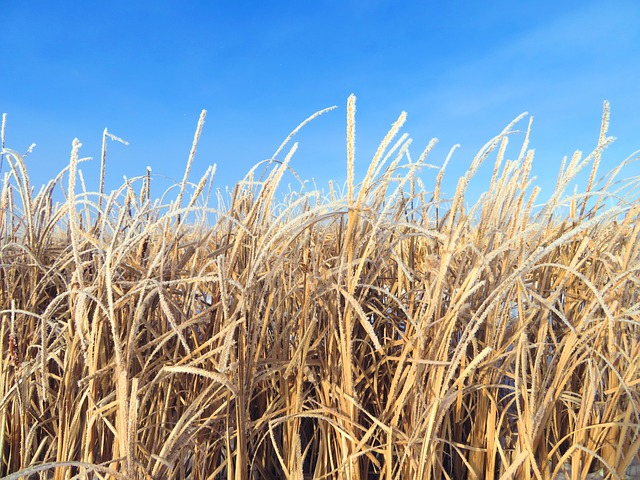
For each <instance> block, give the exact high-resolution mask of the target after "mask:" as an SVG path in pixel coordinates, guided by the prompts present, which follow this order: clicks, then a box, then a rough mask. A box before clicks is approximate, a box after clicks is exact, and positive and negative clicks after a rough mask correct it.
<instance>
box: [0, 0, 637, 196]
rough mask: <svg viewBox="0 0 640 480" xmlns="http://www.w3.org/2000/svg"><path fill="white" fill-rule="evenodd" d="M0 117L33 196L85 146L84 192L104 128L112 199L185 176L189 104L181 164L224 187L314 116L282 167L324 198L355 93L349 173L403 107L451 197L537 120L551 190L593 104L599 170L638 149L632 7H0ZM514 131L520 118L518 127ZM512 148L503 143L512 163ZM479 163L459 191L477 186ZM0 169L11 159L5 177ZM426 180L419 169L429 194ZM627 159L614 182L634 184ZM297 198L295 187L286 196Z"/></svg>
mask: <svg viewBox="0 0 640 480" xmlns="http://www.w3.org/2000/svg"><path fill="white" fill-rule="evenodd" d="M0 18H1V21H0V24H1V25H2V43H1V45H2V47H1V51H2V53H1V58H2V65H3V69H2V75H0V113H1V112H6V113H7V114H8V126H7V131H6V146H7V147H9V148H12V149H15V150H17V151H19V152H24V151H25V150H26V149H27V148H28V147H29V145H31V143H36V144H37V147H36V149H35V150H34V152H33V153H31V154H30V155H29V156H28V157H27V163H28V168H29V169H30V173H31V176H32V180H33V182H34V183H35V184H37V185H40V184H42V183H45V182H47V181H48V180H49V179H51V178H53V176H54V175H55V174H56V173H57V172H58V171H59V170H61V169H62V168H63V167H64V166H65V165H66V164H67V163H68V159H69V152H70V148H71V142H72V140H73V139H74V138H75V137H77V138H79V139H80V141H81V142H82V143H83V148H82V150H81V155H82V156H92V157H94V158H95V160H93V162H90V163H85V164H83V167H82V168H83V170H84V173H85V179H86V180H87V183H88V188H89V189H90V190H96V189H97V183H98V173H97V172H98V164H99V157H100V144H101V137H102V131H103V129H104V128H105V127H107V128H108V129H109V131H110V132H111V133H113V134H115V135H117V136H119V137H121V138H123V139H125V140H127V141H129V142H130V145H129V146H126V147H125V146H123V145H120V144H117V143H115V142H111V143H110V144H109V152H108V157H107V161H108V166H107V187H108V188H115V187H117V186H119V185H120V184H121V183H122V177H123V175H126V176H127V177H128V178H131V177H134V176H137V175H142V174H144V173H145V171H146V167H147V166H151V167H152V169H153V173H154V174H157V175H166V176H168V177H171V178H174V179H176V180H180V179H181V178H182V175H183V171H184V166H185V163H186V159H187V157H188V154H189V149H190V146H191V141H192V138H193V132H194V130H195V127H196V123H197V120H198V116H199V114H200V111H201V110H202V109H206V110H208V116H207V120H206V124H205V127H204V130H203V134H202V138H201V143H200V147H199V150H198V154H197V157H196V161H195V164H194V168H193V174H192V177H191V179H192V181H194V182H195V181H197V180H198V179H199V175H201V174H202V173H203V172H204V171H205V170H206V168H207V167H208V166H209V165H210V164H213V163H216V164H217V165H218V174H217V176H216V182H215V185H216V186H218V187H220V188H224V187H225V186H232V185H233V184H235V182H236V181H238V180H239V179H240V178H242V177H243V176H244V174H245V173H246V172H247V171H248V170H249V169H250V168H251V166H253V165H254V164H255V163H256V162H258V161H260V160H263V159H266V158H269V157H270V156H271V155H272V154H273V153H274V152H275V150H276V148H277V147H278V146H279V145H280V143H281V141H282V140H283V139H284V138H285V137H286V136H287V134H288V133H289V132H290V131H291V130H292V129H294V128H295V127H296V126H297V125H298V124H299V123H300V122H301V121H302V120H304V119H305V118H306V117H307V116H309V115H311V114H312V113H314V112H315V111H317V110H320V109H323V108H325V107H329V106H333V105H337V106H338V107H339V108H338V109H337V110H335V111H333V112H330V113H328V114H326V115H324V116H322V117H320V118H318V119H316V120H315V121H314V122H312V123H311V124H310V125H308V126H307V127H306V128H305V130H304V131H303V132H301V134H300V135H299V136H298V137H297V140H298V141H299V142H300V148H299V150H298V152H297V153H296V155H295V156H294V159H293V162H292V166H293V168H294V169H295V170H297V171H298V173H299V174H300V175H301V177H302V178H304V179H308V180H311V179H312V178H313V179H315V180H316V182H317V184H318V186H319V187H326V185H327V182H328V180H330V179H332V180H335V181H337V182H338V183H341V182H344V180H345V178H346V173H345V170H346V161H345V158H346V153H345V110H346V100H347V97H348V96H349V94H351V93H354V94H356V96H357V97H358V103H357V107H358V111H357V145H356V162H357V167H358V168H357V174H358V177H357V178H360V179H361V178H362V176H363V174H364V172H365V171H366V167H367V166H368V162H369V159H370V158H371V156H372V153H373V152H374V151H375V148H376V147H377V144H378V142H379V141H380V140H381V139H382V137H383V136H384V134H385V133H386V132H387V130H388V129H389V127H390V125H391V124H392V123H393V122H394V121H395V120H396V118H397V117H398V115H399V114H400V112H401V111H403V110H404V111H407V112H408V122H407V124H406V126H405V128H404V131H406V132H408V133H409V134H410V135H411V137H412V138H413V139H414V143H413V146H412V153H413V156H414V157H417V156H418V155H419V153H420V151H421V150H422V148H424V146H425V145H426V144H427V143H428V142H429V140H430V139H431V138H432V137H437V138H439V140H440V141H439V143H438V145H437V147H436V148H435V149H434V151H433V152H432V154H431V156H430V162H431V163H433V164H438V165H440V164H442V162H443V161H444V159H445V157H446V155H447V153H448V152H449V150H450V148H451V147H452V146H453V145H454V144H456V143H460V144H461V145H462V147H461V148H460V149H459V150H458V152H457V153H456V154H455V155H454V157H453V159H452V161H451V163H450V166H449V168H448V171H447V175H446V178H447V179H448V181H447V184H446V186H447V189H448V191H449V193H452V190H453V189H454V186H455V184H456V182H457V179H458V177H459V176H460V175H462V174H463V173H464V172H465V171H466V169H467V167H468V166H469V164H470V162H471V160H472V158H473V156H474V154H475V153H476V151H477V150H478V149H479V148H480V147H481V146H482V145H483V144H484V143H486V142H487V141H488V140H489V139H490V138H492V137H493V136H494V135H496V134H498V133H499V132H500V131H501V130H502V129H503V128H504V126H505V125H506V124H508V123H509V122H510V121H511V120H512V119H513V118H515V117H516V116H517V115H519V114H520V113H522V112H525V111H526V112H529V113H530V114H531V115H533V117H534V124H533V134H532V138H531V147H533V148H535V149H536V156H535V163H534V172H533V173H534V175H536V176H537V177H538V179H539V180H538V184H539V185H541V186H542V187H543V188H544V189H545V191H546V192H548V191H549V189H551V188H552V186H553V185H554V184H555V178H556V173H557V170H558V166H559V164H560V161H561V159H562V157H563V156H565V155H568V156H571V154H572V153H573V151H574V150H576V149H579V150H583V151H585V152H590V151H591V150H592V149H593V147H594V146H595V144H596V141H597V138H598V133H599V127H600V118H601V114H602V104H603V101H604V100H609V101H610V102H611V110H612V114H611V128H610V134H611V135H614V136H616V137H617V138H618V140H617V142H616V143H615V144H614V146H613V147H611V148H610V149H609V150H608V151H607V153H606V155H605V157H604V158H603V166H602V173H604V171H606V170H609V169H611V168H613V167H614V166H616V165H617V164H618V163H620V162H621V161H622V160H624V158H626V157H627V156H629V155H630V154H632V153H633V152H635V151H636V150H638V149H640V116H639V113H640V2H637V1H635V0H629V1H612V2H602V1H584V0H583V1H562V2H558V1H547V0H544V1H542V0H540V1H536V2H514V1H513V0H511V1H502V0H497V1H491V2H478V1H456V0H447V1H430V2H426V1H425V2H418V1H414V2H402V1H391V0H366V1H365V0H361V1H355V0H340V1H337V0H336V1H323V0H314V1H305V0H301V1H296V2H294V1H289V2H284V1H268V2H258V1H252V2H249V1H241V0H239V1H214V0H211V1H204V0H199V1H180V2H179V1H165V0H154V1H130V0H126V1H123V0H114V1H109V2H96V1H87V0H83V1H64V2H45V1H30V2H26V1H5V0H1V1H0ZM521 128H523V129H524V128H526V121H524V122H522V123H521ZM521 139H522V137H515V138H514V139H513V140H512V143H511V144H510V145H511V147H510V149H509V155H508V156H509V157H510V158H513V157H516V156H517V154H518V151H519V142H520V141H521ZM490 168H491V167H490V166H488V167H487V169H485V170H484V171H483V172H481V174H480V177H479V178H478V179H476V181H475V183H474V184H473V188H472V191H473V192H476V193H478V192H480V191H482V190H484V189H486V188H488V180H487V176H488V175H489V171H490ZM3 170H4V171H6V164H5V166H4V167H3ZM435 173H436V172H435V171H425V172H424V173H423V178H424V181H425V183H426V185H427V187H430V186H432V185H433V178H435ZM638 174H640V169H639V168H638V165H637V164H634V165H632V166H630V167H629V168H628V169H627V174H626V176H631V175H638ZM294 188H296V189H297V187H296V186H294Z"/></svg>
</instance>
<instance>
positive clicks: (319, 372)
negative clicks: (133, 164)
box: [0, 96, 640, 480]
mask: <svg viewBox="0 0 640 480" xmlns="http://www.w3.org/2000/svg"><path fill="white" fill-rule="evenodd" d="M326 111H327V110H324V111H321V112H318V113H317V114H315V115H313V116H312V117H310V118H309V119H307V120H306V121H305V122H303V124H301V125H300V126H299V127H298V128H297V129H296V130H294V132H292V134H291V135H290V136H289V137H288V138H287V139H286V140H285V142H284V143H283V144H282V146H281V147H280V148H279V149H278V151H277V152H276V154H275V155H274V156H273V159H272V160H271V161H269V162H267V163H266V164H259V165H257V166H256V167H254V168H253V169H252V170H251V171H250V172H249V173H248V175H247V176H246V177H245V179H244V180H243V181H241V182H239V183H238V184H237V185H236V187H235V188H234V189H233V191H232V192H231V194H230V195H229V196H228V197H226V196H224V195H222V194H221V193H220V192H219V191H218V192H217V193H216V192H212V182H213V178H214V174H215V169H209V170H208V171H207V173H206V174H205V175H204V176H203V177H202V179H201V180H200V181H199V182H198V183H197V184H195V185H193V184H191V183H190V182H189V181H188V178H189V172H190V169H191V165H192V163H193V160H194V157H195V153H196V147H197V144H198V139H199V137H200V133H201V131H202V126H203V124H204V119H205V112H204V111H203V113H202V116H201V117H200V121H199V123H198V127H197V130H196V134H195V137H194V142H193V146H192V149H191V153H190V155H189V159H188V162H187V167H186V170H185V174H184V178H183V180H182V182H180V183H179V184H177V185H176V187H177V189H178V194H177V196H176V197H175V199H174V200H173V201H171V202H167V200H166V199H167V198H169V197H170V196H171V195H172V192H174V191H175V189H174V190H170V191H168V192H165V194H164V195H163V196H162V200H158V201H155V200H152V196H151V193H150V192H151V183H152V182H151V174H150V171H147V174H146V175H144V176H142V177H140V178H136V179H132V180H127V181H125V183H124V185H122V187H120V188H119V189H118V190H116V191H114V192H112V193H111V194H105V193H104V172H105V160H106V147H107V142H108V141H109V140H120V139H118V138H117V137H115V136H113V135H112V134H110V133H109V132H107V130H105V132H104V135H103V150H102V159H101V160H102V161H101V174H100V187H99V191H98V192H97V193H90V192H88V191H87V189H86V186H85V182H84V179H83V177H82V172H81V170H80V169H79V168H78V166H79V164H80V163H81V161H82V160H83V159H80V158H79V157H78V155H79V149H80V144H79V142H78V141H77V140H76V141H74V143H73V147H72V153H71V161H70V163H69V166H68V167H67V168H65V170H63V171H62V172H61V173H60V174H59V175H58V176H57V177H56V178H55V179H53V180H52V181H51V182H49V184H48V185H46V186H45V187H44V188H43V189H41V190H40V191H39V193H38V194H37V195H34V190H33V188H32V186H31V184H30V182H29V177H28V175H27V169H26V162H25V160H24V158H23V156H21V155H19V154H18V153H16V152H14V151H11V150H7V149H4V124H5V122H4V120H5V119H4V118H3V126H2V141H3V156H4V161H5V162H6V163H5V166H6V168H5V169H6V170H7V171H6V173H5V174H4V179H3V180H4V183H3V187H2V193H1V197H0V232H1V233H0V238H1V244H0V263H1V269H0V288H1V291H0V299H1V304H0V308H1V312H0V314H1V324H0V338H1V339H2V342H3V348H2V350H1V353H0V379H1V381H0V452H1V453H0V455H1V457H0V475H2V476H4V477H5V478H8V479H18V478H54V479H56V480H57V479H63V478H144V479H161V478H175V479H186V478H189V479H218V478H219V479H238V480H239V479H249V478H252V479H253V478H293V479H303V478H318V479H322V478H325V479H333V478H339V479H350V480H351V479H353V480H356V479H369V478H383V479H389V480H390V479H408V478H416V479H417V478H420V479H431V478H432V479H441V478H454V479H461V478H468V479H473V478H478V479H482V478H486V479H489V478H492V479H493V478H496V479H497V478H500V479H507V478H517V479H533V478H536V479H548V478H556V477H557V476H558V475H559V474H560V473H563V472H564V473H566V474H567V475H568V476H570V478H574V479H578V478H582V479H584V478H587V475H588V474H589V472H590V471H595V470H598V469H600V470H601V471H602V475H603V476H605V477H606V478H624V472H625V470H626V469H627V467H628V466H629V465H630V464H631V462H632V461H633V459H634V456H636V455H637V453H638V451H639V450H640V412H639V411H640V371H639V370H640V335H639V329H640V324H639V321H640V301H639V298H638V296H639V294H638V292H639V291H640V288H639V279H638V269H639V266H640V255H639V246H640V242H639V241H638V234H639V229H640V222H639V221H638V213H639V211H640V203H639V202H638V196H637V186H638V181H637V179H633V178H632V179H623V180H618V179H617V178H618V177H619V176H620V172H621V171H623V167H624V165H625V164H626V163H628V162H629V161H630V160H627V161H625V162H623V164H621V165H620V167H618V168H617V169H615V170H614V171H612V172H610V173H609V174H608V175H606V176H604V177H603V178H602V179H601V180H599V181H597V169H598V164H599V162H600V157H601V154H602V151H603V150H604V149H605V147H606V146H607V145H608V144H609V143H610V142H611V138H609V137H607V126H608V121H609V109H608V105H607V104H606V103H605V109H604V115H603V122H602V128H601V134H600V137H599V140H598V143H597V147H596V149H595V150H594V151H593V153H591V154H590V155H588V156H586V157H585V158H582V155H581V154H580V152H576V154H575V155H574V156H573V157H572V158H571V160H569V161H568V162H566V161H565V162H563V164H562V166H561V168H560V172H559V174H558V180H557V185H556V188H555V190H554V192H552V194H551V196H550V198H549V200H547V201H546V202H543V203H542V204H541V205H538V206H536V205H535V202H536V198H537V196H538V194H539V192H540V189H539V188H538V187H536V186H535V185H534V181H533V179H531V178H530V176H529V173H530V168H531V165H532V161H533V151H532V150H529V148H528V139H529V131H530V128H531V123H529V126H528V128H527V133H526V135H525V137H524V142H523V145H522V147H521V150H520V154H519V156H518V158H517V159H516V160H515V161H506V160H505V155H506V153H505V152H506V147H507V143H508V140H509V137H510V135H511V134H512V133H513V132H514V130H513V128H514V125H515V124H516V122H519V121H520V120H521V119H522V117H519V118H518V119H516V120H515V121H514V122H513V123H511V124H510V125H508V126H507V128H506V129H505V130H504V131H503V132H502V133H501V134H500V135H499V136H497V137H496V138H494V139H493V140H491V141H490V142H489V143H487V144H486V145H485V146H484V148H482V149H481V151H480V152H479V153H478V155H477V156H476V157H475V158H474V160H473V162H472V164H471V166H470V168H469V170H468V171H467V173H466V174H465V175H464V176H463V177H461V178H460V180H459V182H458V186H457V190H456V191H455V194H454V196H453V198H452V199H449V200H447V201H444V200H443V199H442V198H441V182H442V179H443V175H444V172H445V168H446V165H447V163H448V161H449V158H451V155H452V154H453V152H454V150H455V147H454V149H452V150H451V152H450V154H449V156H448V157H447V159H446V161H445V162H444V165H443V166H442V167H441V168H440V169H439V171H438V173H437V175H436V180H435V187H434V188H433V189H427V188H425V185H423V183H422V180H421V177H420V176H419V175H418V174H419V172H420V171H421V170H422V169H424V168H425V167H429V165H428V164H427V163H426V158H427V155H428V153H429V152H430V150H431V148H432V147H433V145H434V143H435V142H434V141H432V142H431V143H429V145H428V146H427V148H426V149H425V150H424V151H423V152H422V154H421V155H420V157H419V158H418V159H417V161H415V160H413V159H412V157H411V155H410V151H409V145H410V143H411V140H410V139H409V138H408V136H407V135H406V134H402V135H400V134H399V133H400V129H401V127H402V125H403V123H404V120H405V114H404V113H403V114H402V115H401V116H400V118H399V119H398V120H397V122H396V123H394V124H393V126H392V127H391V130H390V131H389V133H388V134H387V136H386V137H385V138H384V139H383V141H382V142H381V144H380V147H379V148H378V150H377V152H376V153H375V156H374V158H373V159H372V161H371V163H370V165H369V167H368V170H367V172H366V175H365V177H364V180H362V182H360V183H359V184H356V180H355V168H354V164H355V97H353V96H352V97H350V98H349V99H348V103H347V184H346V192H344V194H341V193H340V192H338V191H337V189H335V188H333V186H331V188H330V191H329V193H328V194H326V195H324V194H321V193H319V192H317V191H308V190H306V189H305V188H304V186H303V187H301V189H300V191H299V192H292V193H289V195H287V196H286V198H285V200H284V201H278V200H277V197H278V195H280V193H279V188H280V182H281V179H282V178H283V176H284V175H285V173H286V172H287V171H290V167H289V162H290V160H291V158H292V156H293V154H294V152H295V150H296V147H297V144H293V146H292V147H291V148H290V150H289V151H288V153H286V155H284V160H282V161H278V160H276V159H277V158H280V156H281V154H282V153H283V152H284V149H285V148H286V147H288V145H289V144H290V140H291V138H292V137H293V136H294V135H295V133H297V131H298V130H299V129H300V128H302V127H303V126H304V125H305V124H306V123H308V122H309V121H311V120H312V119H313V118H315V117H317V116H318V115H320V114H322V113H325V112H326ZM493 155H495V167H494V170H493V175H492V178H491V182H490V185H489V189H488V190H487V193H486V194H484V195H483V196H481V198H480V200H478V202H477V203H476V204H475V205H473V206H471V207H470V208H467V207H466V205H465V193H466V191H467V186H468V185H469V182H470V181H471V179H472V177H473V176H474V174H475V173H476V171H477V170H478V168H479V167H480V165H481V164H482V163H483V162H484V161H485V160H486V159H487V158H489V157H492V156H493ZM565 160H566V159H565ZM589 166H590V168H591V173H590V177H589V180H588V183H587V186H586V189H584V190H583V191H581V192H577V191H576V193H574V194H573V195H570V196H565V194H564V192H565V190H566V189H567V187H568V186H569V185H570V184H571V182H572V181H574V180H575V178H576V175H577V174H578V172H580V171H581V170H583V169H585V168H588V167H589ZM261 169H262V170H261ZM261 171H263V172H264V174H263V175H262V176H260V172H261ZM65 178H66V179H67V186H66V187H65V186H64V179H65ZM78 184H79V185H78ZM56 188H60V190H61V191H62V192H63V193H64V194H65V197H66V199H65V201H64V202H62V203H61V204H54V201H53V198H54V190H55V189H56ZM78 190H79V191H78ZM189 192H191V193H189ZM214 201H217V204H218V207H217V208H213V207H211V205H212V204H213V203H214ZM211 219H214V220H213V221H211ZM569 471H570V472H571V473H569Z"/></svg>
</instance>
